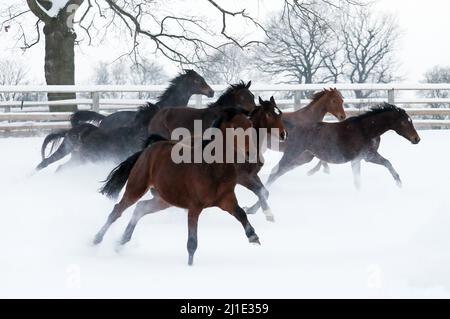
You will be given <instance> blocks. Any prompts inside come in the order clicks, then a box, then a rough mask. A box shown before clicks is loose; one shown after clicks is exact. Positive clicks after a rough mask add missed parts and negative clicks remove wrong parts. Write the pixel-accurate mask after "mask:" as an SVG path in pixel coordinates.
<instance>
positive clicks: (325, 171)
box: [322, 161, 330, 175]
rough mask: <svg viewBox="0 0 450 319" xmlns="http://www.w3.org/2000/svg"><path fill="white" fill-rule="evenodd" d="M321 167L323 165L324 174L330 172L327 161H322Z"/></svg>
mask: <svg viewBox="0 0 450 319" xmlns="http://www.w3.org/2000/svg"><path fill="white" fill-rule="evenodd" d="M322 167H323V172H324V173H325V174H328V175H329V174H330V166H329V165H328V163H327V162H323V161H322Z"/></svg>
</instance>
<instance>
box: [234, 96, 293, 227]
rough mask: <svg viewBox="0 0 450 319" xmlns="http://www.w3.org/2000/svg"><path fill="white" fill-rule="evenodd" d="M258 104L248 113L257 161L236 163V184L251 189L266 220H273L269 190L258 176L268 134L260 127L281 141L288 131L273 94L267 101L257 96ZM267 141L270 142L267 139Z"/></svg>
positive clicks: (285, 138) (284, 138)
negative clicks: (254, 135) (255, 140)
mask: <svg viewBox="0 0 450 319" xmlns="http://www.w3.org/2000/svg"><path fill="white" fill-rule="evenodd" d="M259 104H260V106H257V107H256V108H255V110H254V111H253V112H252V113H251V114H250V120H251V121H252V124H253V128H255V130H256V132H257V134H256V139H257V144H256V145H257V153H258V161H257V163H251V162H246V163H237V164H236V169H237V174H238V184H239V185H242V186H244V187H246V188H248V189H249V190H251V191H252V192H253V193H254V194H255V195H256V196H258V201H259V203H260V204H261V206H262V209H263V213H264V215H265V217H266V220H267V221H271V222H273V221H275V219H274V216H273V214H272V211H271V209H270V207H269V205H268V203H267V200H268V197H269V191H268V190H267V189H266V188H265V187H264V184H263V183H262V182H261V179H260V178H259V176H258V173H259V171H260V170H261V168H262V166H263V164H264V163H263V152H264V149H263V146H264V143H265V142H266V141H267V140H266V139H267V138H268V136H267V135H266V134H263V135H261V131H260V129H264V130H263V131H268V132H267V133H269V134H271V135H272V137H273V138H277V139H279V140H280V141H282V142H285V141H286V140H287V137H288V133H287V131H286V129H285V127H284V123H283V121H282V116H283V113H282V112H281V110H280V109H279V108H278V107H277V105H276V103H275V99H274V98H273V96H272V97H271V98H270V100H269V101H263V100H262V99H261V98H259ZM267 142H270V140H268V141H267Z"/></svg>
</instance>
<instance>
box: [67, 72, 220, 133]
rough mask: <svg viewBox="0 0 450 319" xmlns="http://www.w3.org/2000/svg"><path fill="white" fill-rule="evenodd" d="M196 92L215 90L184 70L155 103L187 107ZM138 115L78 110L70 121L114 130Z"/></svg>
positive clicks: (128, 112) (207, 93) (207, 94)
mask: <svg viewBox="0 0 450 319" xmlns="http://www.w3.org/2000/svg"><path fill="white" fill-rule="evenodd" d="M194 94H201V95H206V96H207V97H213V96H214V90H213V89H211V87H210V86H209V85H208V84H207V83H206V81H205V79H204V78H203V77H202V76H201V75H200V74H198V73H197V72H195V71H194V70H184V73H181V74H179V75H178V76H177V77H176V78H174V79H173V80H172V81H170V85H169V87H168V88H167V89H166V90H165V91H164V93H163V94H162V95H161V96H160V97H159V98H158V101H157V102H156V103H155V104H156V106H157V107H158V108H166V107H185V106H187V104H188V102H189V99H190V98H191V96H192V95H194ZM135 117H136V111H119V112H115V113H113V114H110V115H108V116H104V115H102V114H99V113H97V112H93V111H77V112H75V113H74V114H73V115H72V117H71V119H70V122H71V123H72V127H75V126H77V125H80V124H82V123H86V122H87V123H94V124H98V123H99V127H101V128H102V129H104V130H105V131H110V130H114V129H116V128H119V127H123V126H130V125H131V124H132V123H133V120H134V118H135Z"/></svg>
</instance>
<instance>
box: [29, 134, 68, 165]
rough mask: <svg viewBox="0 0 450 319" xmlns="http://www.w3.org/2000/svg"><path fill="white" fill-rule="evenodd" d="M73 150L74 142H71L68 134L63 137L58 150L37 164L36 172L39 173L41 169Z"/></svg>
mask: <svg viewBox="0 0 450 319" xmlns="http://www.w3.org/2000/svg"><path fill="white" fill-rule="evenodd" d="M74 148H75V142H74V141H73V138H72V137H71V136H69V134H66V136H65V137H64V139H63V141H62V143H61V145H60V146H59V147H58V149H57V150H56V151H55V152H54V153H53V154H51V155H50V156H49V157H47V158H46V157H44V158H43V159H42V161H41V162H40V163H39V165H38V166H37V167H36V170H38V171H40V170H41V169H43V168H46V167H47V166H48V165H50V164H52V163H54V162H56V161H59V160H60V159H62V158H63V157H65V156H66V155H67V154H69V153H71V152H72V151H73V149H74Z"/></svg>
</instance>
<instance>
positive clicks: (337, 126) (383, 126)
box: [269, 103, 420, 188]
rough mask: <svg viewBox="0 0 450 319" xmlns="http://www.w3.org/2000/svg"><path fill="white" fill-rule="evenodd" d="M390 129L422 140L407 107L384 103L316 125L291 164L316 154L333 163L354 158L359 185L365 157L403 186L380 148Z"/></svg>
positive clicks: (414, 141) (355, 173) (408, 138)
mask: <svg viewBox="0 0 450 319" xmlns="http://www.w3.org/2000/svg"><path fill="white" fill-rule="evenodd" d="M389 130H394V131H395V132H396V133H397V134H399V135H401V136H403V137H404V138H406V139H407V140H409V141H410V142H411V143H413V144H417V143H419V142H420V137H419V135H418V134H417V131H416V129H415V128H414V125H413V123H412V120H411V118H410V117H409V116H408V114H407V113H406V112H405V110H403V109H401V108H399V107H397V106H395V105H391V104H387V103H384V104H382V105H380V106H378V107H374V108H372V110H371V111H369V112H367V113H364V114H362V115H359V116H355V117H351V118H349V119H347V120H345V121H342V122H339V123H324V122H321V123H317V124H316V125H314V126H313V127H312V128H311V129H310V130H309V131H308V132H306V134H307V136H305V143H304V144H302V145H301V148H299V149H298V151H297V156H296V157H295V160H294V161H292V162H291V167H290V168H293V167H295V166H299V165H303V164H305V163H308V162H309V161H311V159H312V158H313V157H314V156H315V157H317V158H319V159H320V160H321V161H325V162H328V163H333V164H343V163H347V162H351V164H352V170H353V175H354V183H355V186H356V187H357V188H359V186H360V171H361V161H362V160H365V161H366V162H370V163H374V164H378V165H383V166H384V167H386V168H387V169H388V170H389V172H390V173H391V175H392V177H393V178H394V180H395V181H396V182H397V184H398V185H399V186H400V185H401V180H400V176H399V175H398V173H397V172H396V170H395V169H394V167H393V166H392V164H391V163H390V162H389V161H388V160H387V159H385V158H384V157H383V156H381V155H380V154H379V153H378V152H377V149H378V146H379V142H380V136H381V135H382V134H384V133H385V132H386V131H389ZM269 180H271V179H270V178H269Z"/></svg>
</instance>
